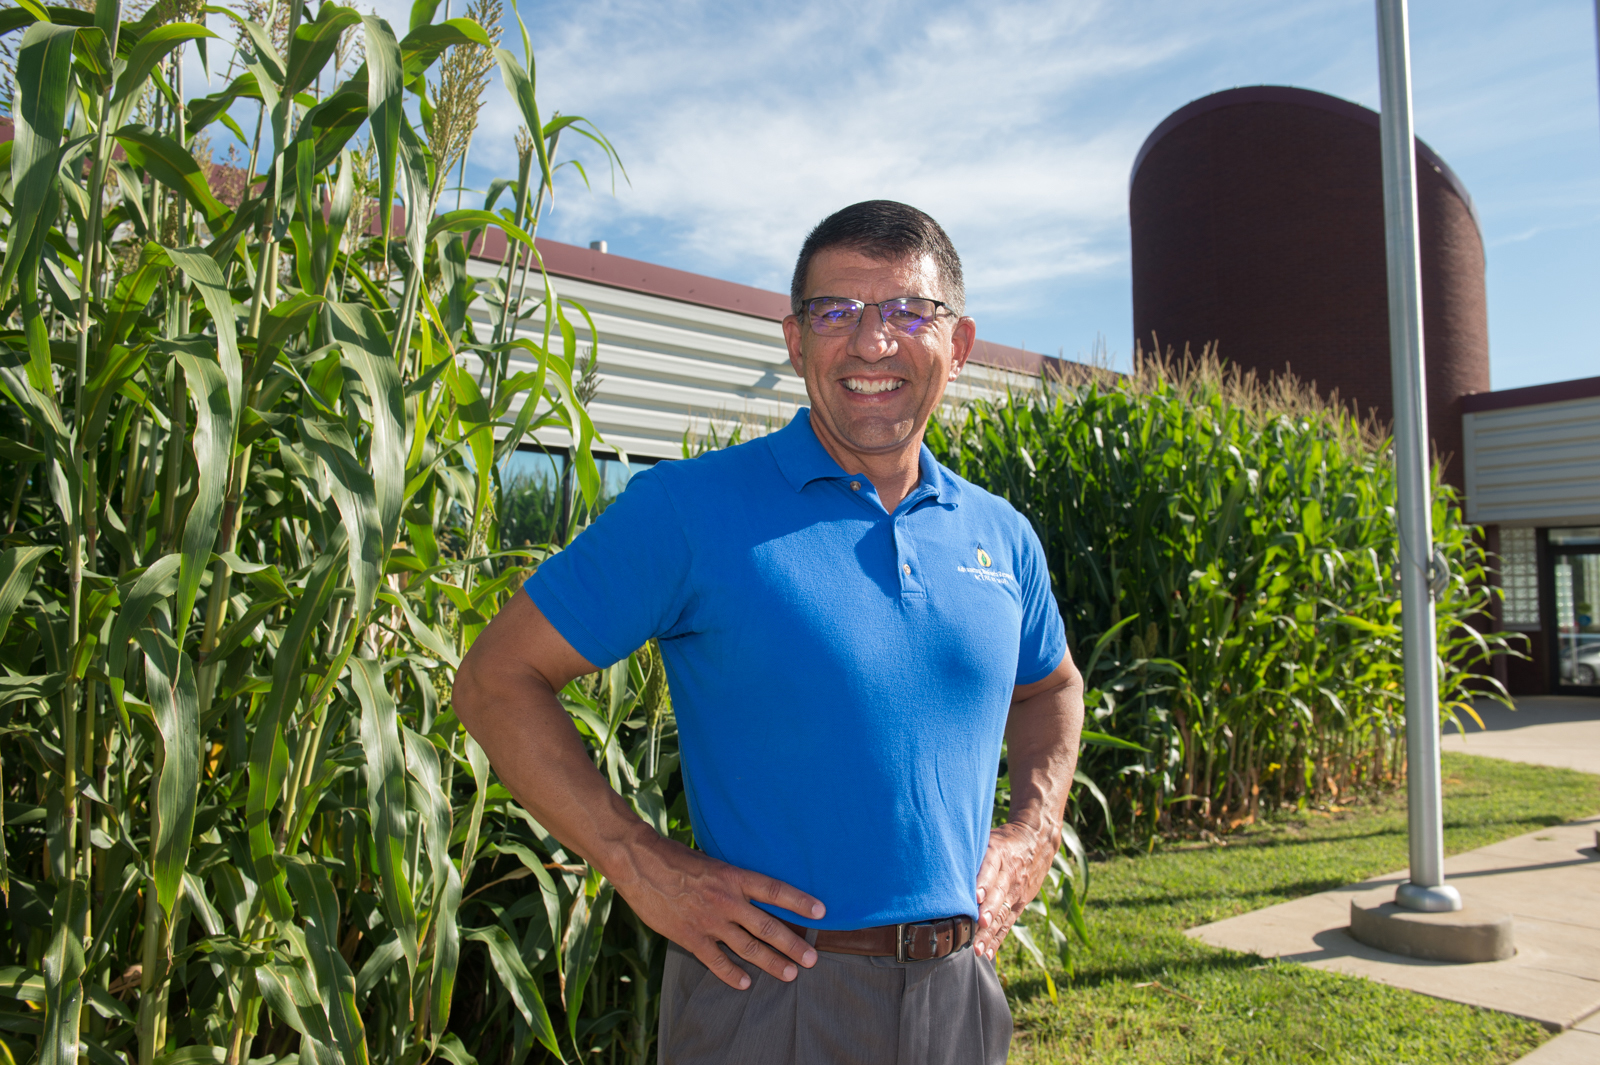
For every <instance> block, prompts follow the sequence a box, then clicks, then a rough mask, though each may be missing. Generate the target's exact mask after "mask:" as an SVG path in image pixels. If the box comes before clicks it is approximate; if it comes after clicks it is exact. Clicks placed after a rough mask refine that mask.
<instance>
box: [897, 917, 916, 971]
mask: <svg viewBox="0 0 1600 1065" xmlns="http://www.w3.org/2000/svg"><path fill="white" fill-rule="evenodd" d="M910 927H912V925H909V924H897V925H895V926H894V960H895V961H897V962H899V963H900V964H901V965H904V964H905V963H906V960H907V959H906V929H908V928H910Z"/></svg>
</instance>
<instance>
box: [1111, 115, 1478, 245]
mask: <svg viewBox="0 0 1600 1065" xmlns="http://www.w3.org/2000/svg"><path fill="white" fill-rule="evenodd" d="M1240 104H1299V105H1300V106H1302V107H1315V108H1317V109H1318V110H1321V111H1330V112H1332V113H1333V114H1336V115H1343V116H1344V117H1345V118H1350V119H1354V120H1355V121H1357V122H1361V123H1364V124H1365V125H1368V126H1371V127H1372V128H1373V129H1377V128H1379V126H1380V125H1381V123H1382V119H1381V118H1380V117H1379V115H1378V112H1376V111H1372V110H1368V109H1367V108H1365V107H1362V106H1361V105H1360V104H1358V103H1352V102H1350V101H1349V100H1344V99H1340V98H1339V97H1337V96H1329V95H1328V94H1327V93H1325V92H1316V91H1314V90H1312V89H1298V88H1295V87H1294V86H1292V85H1247V86H1245V87H1243V88H1239V89H1224V90H1222V91H1221V92H1214V93H1212V94H1211V95H1210V96H1202V97H1200V99H1198V100H1192V101H1190V102H1189V103H1186V104H1184V105H1183V106H1182V107H1180V108H1178V109H1177V110H1176V111H1174V112H1172V114H1170V115H1168V116H1167V117H1166V118H1164V119H1162V120H1161V124H1160V125H1159V126H1157V127H1156V128H1155V129H1153V130H1151V131H1150V136H1148V137H1146V138H1145V139H1144V144H1142V145H1140V146H1139V154H1138V155H1136V156H1134V157H1133V169H1132V170H1130V171H1129V172H1128V188H1129V189H1132V188H1133V180H1134V178H1136V177H1138V176H1139V165H1140V164H1141V163H1143V162H1144V159H1145V156H1147V155H1149V154H1150V152H1151V150H1152V149H1154V148H1155V146H1156V145H1157V144H1159V143H1160V141H1161V138H1163V137H1165V136H1166V135H1167V134H1168V133H1171V132H1172V131H1173V130H1175V129H1177V128H1178V127H1179V126H1181V125H1183V124H1184V123H1185V122H1188V121H1189V120H1190V119H1192V118H1195V117H1197V116H1199V115H1203V114H1205V113H1206V112H1208V111H1216V110H1218V109H1220V108H1223V107H1237V106H1238V105H1240ZM1416 141H1417V155H1419V156H1421V157H1422V161H1423V162H1425V163H1427V164H1429V165H1430V166H1432V167H1434V168H1436V169H1437V170H1438V171H1439V173H1440V174H1442V175H1443V176H1444V179H1445V181H1446V182H1448V183H1449V185H1450V188H1451V190H1452V191H1453V192H1454V193H1455V194H1456V195H1457V196H1459V197H1460V198H1461V202H1462V203H1464V204H1466V205H1467V213H1468V214H1470V215H1472V221H1473V223H1474V224H1475V225H1477V227H1478V232H1479V233H1480V234H1482V232H1483V223H1482V222H1480V221H1479V220H1478V208H1477V206H1476V205H1475V204H1473V202H1472V194H1471V193H1469V192H1468V191H1467V186H1466V185H1465V184H1464V183H1463V182H1462V180H1461V179H1460V178H1459V177H1457V176H1456V172H1455V171H1454V170H1451V169H1450V164H1449V163H1446V162H1445V161H1444V160H1443V159H1441V158H1440V157H1439V153H1438V152H1436V151H1434V150H1433V149H1432V148H1430V147H1428V145H1427V142H1426V141H1424V140H1423V139H1422V138H1421V137H1418V138H1416Z"/></svg>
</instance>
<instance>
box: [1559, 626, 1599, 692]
mask: <svg viewBox="0 0 1600 1065" xmlns="http://www.w3.org/2000/svg"><path fill="white" fill-rule="evenodd" d="M1574 635H1575V637H1576V638H1574ZM1574 635H1569V634H1567V633H1562V634H1561V637H1560V640H1561V683H1563V684H1573V685H1577V686H1579V687H1584V688H1593V687H1600V632H1580V633H1576V634H1574Z"/></svg>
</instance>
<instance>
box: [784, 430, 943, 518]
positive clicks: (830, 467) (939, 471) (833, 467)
mask: <svg viewBox="0 0 1600 1065" xmlns="http://www.w3.org/2000/svg"><path fill="white" fill-rule="evenodd" d="M766 441H767V446H768V447H769V448H771V449H772V457H773V459H775V460H776V461H777V463H778V469H780V470H782V471H783V475H784V477H786V478H787V479H788V481H789V483H790V484H791V485H793V486H794V490H795V491H796V492H798V491H800V490H802V489H803V488H805V486H806V485H808V484H810V483H811V482H812V481H824V480H835V479H838V478H842V477H848V476H849V473H847V472H846V471H845V469H844V467H842V466H840V465H839V464H838V463H837V462H835V461H834V458H833V456H832V455H830V454H828V450H827V448H825V447H823V446H822V441H820V440H818V439H817V433H816V430H814V429H812V428H811V408H810V407H801V408H800V409H799V410H798V411H796V412H795V415H794V418H793V419H792V420H791V421H790V422H789V424H788V425H786V426H784V427H783V428H782V429H779V430H778V431H777V432H775V433H769V434H768V435H767V437H766ZM917 466H918V469H919V470H920V471H921V474H922V479H921V483H920V484H919V485H918V487H917V488H916V489H913V493H912V494H913V495H915V494H917V493H919V492H926V491H928V490H929V489H931V490H932V491H931V493H930V494H931V495H932V496H933V497H934V498H935V499H937V500H938V501H939V502H941V503H945V504H948V505H950V506H954V505H956V504H957V503H958V502H959V499H960V496H961V486H960V484H959V483H958V482H957V481H956V480H955V479H954V478H953V477H952V476H951V475H950V472H949V471H948V470H946V469H945V468H944V467H943V466H941V465H940V464H939V461H938V460H937V459H935V458H934V457H933V452H932V451H929V450H928V445H927V444H923V445H922V453H921V454H920V455H918V456H917Z"/></svg>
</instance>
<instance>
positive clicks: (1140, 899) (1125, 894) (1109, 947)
mask: <svg viewBox="0 0 1600 1065" xmlns="http://www.w3.org/2000/svg"><path fill="white" fill-rule="evenodd" d="M1443 769H1444V797H1445V806H1444V810H1445V833H1444V839H1445V849H1446V851H1447V852H1448V853H1451V854H1456V853H1460V852H1461V851H1466V850H1472V849H1475V848H1478V847H1483V846H1487V845H1488V844H1490V843H1494V842H1497V841H1499V840H1502V839H1506V838H1508V837H1511V836H1515V835H1519V834H1521V833H1524V832H1531V831H1534V830H1536V829H1540V828H1544V827H1547V826H1549V825H1554V824H1560V823H1562V822H1565V821H1569V820H1573V819H1575V818H1579V817H1584V816H1588V815H1590V814H1593V813H1594V812H1595V810H1597V809H1600V777H1595V776H1592V775H1590V774H1586V773H1578V772H1573V771H1571V770H1565V769H1550V768H1546V767H1543V766H1529V765H1519V764H1517V763H1514V762H1501V761H1496V760H1493V759H1488V758H1475V757H1471V756H1468V755H1458V754H1449V753H1447V754H1445V755H1444V758H1443ZM1406 859H1407V854H1406V799H1405V794H1404V792H1399V793H1385V794H1382V795H1377V796H1373V797H1371V798H1367V799H1358V800H1356V801H1355V802H1353V803H1351V804H1348V805H1344V806H1328V807H1311V808H1308V809H1306V810H1304V811H1300V812H1283V813H1276V814H1268V815H1267V816H1264V817H1263V818H1262V819H1260V820H1258V821H1257V823H1255V824H1253V825H1250V826H1245V827H1242V828H1240V829H1239V830H1238V831H1236V832H1233V833H1230V834H1229V835H1228V836H1226V837H1225V839H1216V840H1212V841H1210V842H1199V843H1197V842H1188V843H1181V842H1176V841H1173V840H1165V841H1158V842H1157V844H1156V847H1155V850H1154V853H1153V854H1150V855H1148V856H1146V855H1142V854H1141V855H1139V856H1136V857H1129V856H1116V857H1109V858H1107V859H1105V860H1103V861H1095V862H1092V863H1090V864H1091V869H1092V872H1093V876H1094V885H1095V886H1094V894H1093V896H1092V897H1091V899H1090V901H1089V906H1088V908H1089V920H1090V924H1091V927H1092V928H1093V929H1094V932H1095V946H1094V949H1093V950H1090V951H1086V952H1083V953H1081V954H1080V955H1079V956H1078V960H1077V971H1076V973H1069V972H1065V971H1062V970H1059V969H1058V970H1057V971H1056V978H1057V981H1058V985H1059V995H1058V999H1059V1003H1054V1002H1052V1001H1051V1000H1050V996H1049V994H1048V989H1047V988H1046V987H1045V986H1044V982H1043V981H1042V980H1041V979H1040V978H1039V977H1038V975H1037V968H1036V967H1035V966H1034V964H1033V963H1032V961H1031V959H1029V958H1027V957H1026V956H1025V953H1024V952H1023V951H1021V950H1005V951H1003V952H1002V953H1001V957H1000V973H1001V976H1002V977H1003V978H1005V979H1006V980H1007V981H1008V985H1009V991H1010V997H1011V1000H1012V1010H1013V1012H1014V1014H1015V1016H1016V1023H1017V1039H1016V1041H1015V1042H1014V1043H1013V1048H1012V1055H1011V1059H1012V1061H1014V1062H1017V1063H1018V1065H1045V1063H1047V1062H1049V1063H1055V1062H1063V1063H1064V1062H1083V1061H1093V1062H1096V1063H1099V1062H1109V1063H1114V1065H1157V1063H1169V1062H1170V1063H1174V1065H1176V1063H1188V1062H1217V1063H1221V1062H1237V1061H1250V1062H1257V1061H1262V1062H1282V1063H1285V1065H1290V1063H1292V1065H1323V1063H1328V1065H1332V1063H1335V1062H1340V1063H1343V1062H1368V1061H1371V1062H1379V1061H1408V1062H1415V1063H1417V1065H1447V1063H1451V1065H1453V1063H1457V1062H1474V1063H1481V1065H1498V1063H1505V1062H1511V1061H1515V1060H1517V1059H1519V1058H1521V1057H1522V1056H1523V1055H1525V1054H1527V1053H1528V1052H1529V1051H1531V1050H1532V1049H1533V1048H1534V1047H1535V1046H1537V1045H1538V1044H1539V1043H1540V1042H1542V1041H1543V1040H1544V1039H1545V1038H1547V1037H1548V1036H1547V1033H1545V1032H1544V1031H1543V1030H1542V1029H1541V1028H1540V1027H1539V1025H1537V1024H1534V1023H1533V1022H1530V1021H1524V1020H1520V1019H1518V1018H1515V1017H1510V1016H1507V1015H1505V1014H1502V1013H1494V1012H1491V1011H1489V1010H1482V1009H1475V1008H1472V1007H1469V1006H1464V1005H1460V1004H1458V1003H1454V1002H1445V1001H1441V1000H1439V999H1434V998H1429V997H1427V996H1424V995H1418V994H1414V993H1412V992H1409V991H1402V990H1399V989H1396V988H1392V987H1385V986H1384V985H1382V984H1378V983H1375V982H1373V981H1370V980H1364V979H1360V978H1357V977H1351V976H1343V975H1340V974H1337V973H1331V972H1322V971H1319V970H1316V969H1312V968H1309V967H1307V966H1304V965H1300V964H1296V963H1293V962H1279V961H1271V962H1266V963H1263V961H1262V959H1260V958H1257V957H1254V956H1251V955H1242V954H1236V953H1233V952H1231V951H1225V950H1220V949H1217V948H1215V947H1211V946H1208V945H1206V944H1204V943H1201V942H1199V941H1198V940H1195V939H1191V938H1189V937H1188V936H1186V935H1184V931H1185V930H1186V929H1189V928H1193V927H1195V926H1197V925H1201V924H1208V923H1211V922H1213V921H1221V920H1226V919H1227V918H1230V917H1235V916H1238V915H1239V914H1242V913H1246V912H1248V911H1250V910H1256V909H1260V908H1262V907H1264V906H1272V905H1275V904H1277V903H1280V902H1287V901H1288V900H1290V899H1295V898H1300V897H1303V896H1305V895H1309V894H1313V893H1316V892H1319V891H1327V890H1331V889H1333V888H1336V887H1338V886H1341V885H1344V884H1349V883H1354V882H1356V881H1360V880H1364V879H1366V878H1368V877H1372V876H1379V875H1384V874H1388V873H1392V872H1393V871H1394V870H1396V869H1403V868H1405V865H1406ZM1024 921H1025V922H1027V923H1029V924H1031V925H1033V926H1034V927H1035V928H1037V927H1038V925H1039V922H1038V919H1037V918H1035V917H1033V916H1031V915H1030V916H1027V917H1025V918H1024Z"/></svg>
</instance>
